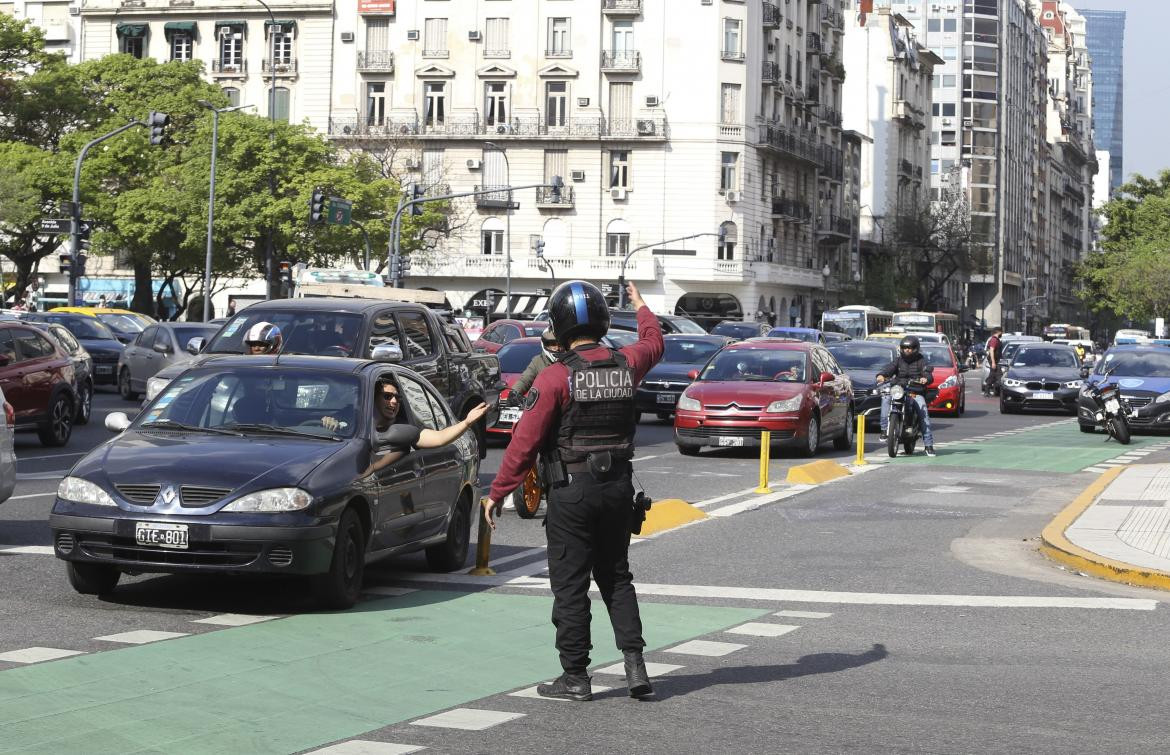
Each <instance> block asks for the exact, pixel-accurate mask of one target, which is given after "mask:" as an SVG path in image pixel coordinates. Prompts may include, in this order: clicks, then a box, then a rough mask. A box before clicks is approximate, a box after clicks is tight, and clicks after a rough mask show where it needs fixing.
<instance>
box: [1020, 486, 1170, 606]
mask: <svg viewBox="0 0 1170 755" xmlns="http://www.w3.org/2000/svg"><path fill="white" fill-rule="evenodd" d="M1124 469H1125V467H1113V468H1111V469H1110V470H1109V471H1108V472H1104V473H1102V474H1101V475H1100V476H1099V477H1098V478H1097V479H1096V480H1094V481H1093V483H1092V484H1091V485H1089V487H1087V488H1085V489H1084V490H1083V491H1081V494H1080V495H1078V496H1077V497H1076V498H1075V499H1074V500H1073V502H1072V503H1070V504H1069V505H1068V506H1066V507H1065V508H1064V509H1063V510H1062V511H1061V512H1060V513H1059V514H1057V515H1056V517H1055V518H1054V519H1053V520H1052V521H1051V522H1049V523H1048V526H1047V527H1045V528H1044V531H1043V532H1041V533H1040V541H1041V545H1040V552H1041V553H1043V554H1044V555H1045V556H1048V557H1049V558H1051V559H1052V560H1053V561H1058V562H1060V563H1062V564H1065V565H1067V566H1071V567H1073V568H1074V569H1076V570H1078V571H1081V572H1084V573H1085V574H1092V575H1093V576H1094V577H1100V578H1102V579H1107V580H1109V581H1111V582H1122V583H1124V584H1129V585H1139V586H1141V587H1155V588H1158V589H1160V590H1170V574H1167V573H1166V572H1160V571H1157V570H1154V569H1144V568H1142V567H1139V566H1134V565H1133V564H1127V563H1125V562H1124V561H1115V560H1113V559H1111V558H1106V557H1105V556H1101V555H1098V554H1096V553H1093V552H1092V551H1089V550H1085V549H1084V548H1082V547H1080V546H1079V545H1074V544H1073V543H1072V542H1070V541H1069V539H1068V538H1066V537H1065V536H1064V533H1065V530H1067V529H1068V528H1069V527H1070V526H1071V525H1072V523H1073V522H1075V521H1076V520H1077V519H1078V518H1079V517H1080V516H1081V514H1083V513H1084V512H1085V510H1086V509H1088V508H1089V507H1090V506H1091V505H1093V502H1094V501H1096V500H1097V496H1099V495H1101V493H1102V492H1104V491H1105V488H1107V487H1109V483H1111V482H1113V481H1114V480H1115V479H1116V478H1117V477H1118V475H1120V474H1121V473H1122V471H1123V470H1124Z"/></svg>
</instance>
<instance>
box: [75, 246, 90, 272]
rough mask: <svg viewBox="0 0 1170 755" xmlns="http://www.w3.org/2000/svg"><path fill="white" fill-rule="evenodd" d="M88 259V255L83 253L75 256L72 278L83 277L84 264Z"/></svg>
mask: <svg viewBox="0 0 1170 755" xmlns="http://www.w3.org/2000/svg"><path fill="white" fill-rule="evenodd" d="M88 259H89V255H87V254H86V253H85V252H81V253H79V254H78V255H77V260H76V264H75V265H74V267H73V276H74V277H75V278H84V277H85V262H86V260H88Z"/></svg>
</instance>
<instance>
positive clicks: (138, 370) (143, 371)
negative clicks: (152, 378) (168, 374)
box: [122, 326, 158, 388]
mask: <svg viewBox="0 0 1170 755" xmlns="http://www.w3.org/2000/svg"><path fill="white" fill-rule="evenodd" d="M157 331H158V328H156V327H153V326H152V327H149V328H147V329H146V330H144V331H142V332H141V333H139V334H138V337H137V338H135V339H134V340H133V341H131V342H130V343H128V344H126V348H125V350H124V351H123V352H122V354H123V359H124V360H125V362H126V364H127V366H129V368H130V387H131V388H137V387H139V386H145V384H146V378H147V371H148V370H149V369H150V363H151V361H152V358H153V354H154V351H153V348H154V334H155V333H156V332H157ZM155 372H157V370H155ZM150 374H151V375H153V374H154V372H151V373H150Z"/></svg>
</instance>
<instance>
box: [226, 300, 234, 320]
mask: <svg viewBox="0 0 1170 755" xmlns="http://www.w3.org/2000/svg"><path fill="white" fill-rule="evenodd" d="M235 313H236V300H235V299H228V307H227V316H228V317H231V316H233V315H234V314H235Z"/></svg>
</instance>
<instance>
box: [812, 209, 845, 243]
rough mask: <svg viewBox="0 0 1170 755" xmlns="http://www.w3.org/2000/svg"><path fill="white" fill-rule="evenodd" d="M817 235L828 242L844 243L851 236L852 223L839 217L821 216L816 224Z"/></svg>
mask: <svg viewBox="0 0 1170 755" xmlns="http://www.w3.org/2000/svg"><path fill="white" fill-rule="evenodd" d="M817 234H818V235H820V236H825V237H830V238H829V239H828V240H833V241H844V240H846V239H848V238H850V237H851V236H852V235H853V222H852V221H851V220H850V219H849V218H847V217H842V216H840V215H832V214H830V215H822V216H821V217H820V219H819V222H818V223H817Z"/></svg>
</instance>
